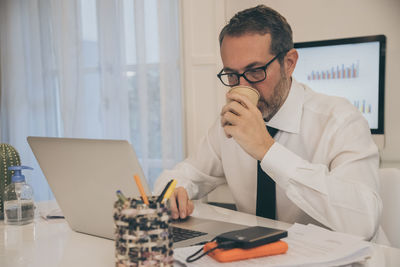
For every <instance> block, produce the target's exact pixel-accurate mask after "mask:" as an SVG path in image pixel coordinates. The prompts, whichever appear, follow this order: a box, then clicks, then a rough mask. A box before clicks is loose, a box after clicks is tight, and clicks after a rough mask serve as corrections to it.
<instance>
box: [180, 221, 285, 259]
mask: <svg viewBox="0 0 400 267" xmlns="http://www.w3.org/2000/svg"><path fill="white" fill-rule="evenodd" d="M284 237H287V231H284V230H279V229H274V228H268V227H261V226H255V227H248V228H245V229H241V230H237V231H231V232H226V233H223V234H220V235H218V236H217V237H215V238H214V239H213V240H211V241H210V242H208V243H207V244H206V245H204V247H203V249H199V250H198V251H197V252H195V253H194V254H192V255H190V256H189V257H188V258H187V259H186V261H187V262H194V261H196V260H198V259H199V258H201V257H203V256H205V255H207V254H208V255H210V256H211V257H213V258H214V259H216V260H217V261H220V262H229V261H236V260H243V259H249V258H256V257H262V256H268V255H276V254H282V253H285V252H286V251H287V250H288V245H287V243H286V242H283V241H279V240H280V239H281V238H284ZM201 251H203V254H201V255H199V253H201Z"/></svg>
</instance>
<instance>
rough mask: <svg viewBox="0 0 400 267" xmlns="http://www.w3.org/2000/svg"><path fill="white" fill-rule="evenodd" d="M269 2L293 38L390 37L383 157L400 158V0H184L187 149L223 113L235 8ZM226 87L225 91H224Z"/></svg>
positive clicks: (191, 147)
mask: <svg viewBox="0 0 400 267" xmlns="http://www.w3.org/2000/svg"><path fill="white" fill-rule="evenodd" d="M261 3H262V4H265V5H267V6H270V7H272V8H274V9H276V10H277V11H279V12H280V13H281V14H282V15H283V16H285V17H286V19H287V20H288V21H289V23H290V24H291V26H292V29H293V32H294V41H295V42H301V41H312V40H323V39H331V38H345V37H355V36H364V35H376V34H384V35H386V37H387V53H386V81H385V89H386V93H385V102H386V103H385V137H386V140H385V148H384V150H383V151H382V152H381V156H382V159H383V160H384V161H400V123H399V122H400V116H399V115H400V105H399V104H398V102H400V90H399V89H398V88H399V87H400V80H399V78H398V76H397V75H399V74H400V29H399V28H400V0H334V1H333V0H263V1H255V0H225V1H222V0H218V1H213V0H202V1H196V0H182V11H183V22H184V24H183V29H182V36H183V46H184V54H183V58H184V70H185V82H184V94H185V105H186V106H185V111H186V134H187V135H186V136H187V140H186V141H187V144H186V147H187V150H186V152H187V153H190V152H192V151H193V150H194V148H195V147H196V145H197V144H198V141H199V139H200V138H201V136H203V135H204V133H205V131H206V128H207V126H209V125H210V124H211V123H212V122H213V120H214V119H215V118H216V116H217V115H218V113H219V109H220V107H221V105H222V103H223V101H224V96H223V93H222V92H224V89H223V88H222V87H221V86H220V85H219V81H218V80H217V78H216V76H215V75H216V73H217V72H218V71H219V69H220V67H221V62H220V58H219V48H218V41H217V37H218V34H219V31H220V30H221V28H222V26H223V25H224V23H225V21H227V20H229V19H230V18H231V17H232V16H233V15H234V14H235V13H236V12H238V11H240V10H242V9H245V8H248V7H252V6H255V5H257V4H261ZM221 90H222V92H221Z"/></svg>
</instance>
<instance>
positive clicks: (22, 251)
mask: <svg viewBox="0 0 400 267" xmlns="http://www.w3.org/2000/svg"><path fill="white" fill-rule="evenodd" d="M55 207H56V203H55V202H47V203H39V205H38V210H39V211H50V210H52V209H54V208H55ZM195 207H196V208H195V211H194V214H193V216H197V217H202V218H208V219H214V220H220V221H229V222H232V223H238V224H245V225H249V226H255V225H260V226H267V227H274V228H279V229H287V228H289V227H290V226H291V225H290V224H287V223H283V222H278V221H273V220H269V219H264V218H259V217H256V216H253V215H250V214H246V213H241V212H236V211H232V210H228V209H224V208H219V207H215V206H211V205H206V204H203V203H200V202H196V203H195ZM0 240H2V241H0V242H1V243H0V266H2V267H11V266H13V267H20V266H21V267H22V266H24V267H26V266H29V267H30V266H32V267H33V266H34V267H36V266H38V267H39V266H40V267H47V266H59V267H64V266H65V267H67V266H68V267H70V266H89V267H90V266H96V267H101V266H114V241H112V240H107V239H103V238H98V237H94V236H90V235H85V234H79V233H76V232H74V231H72V230H71V229H70V228H69V226H68V224H67V222H66V221H65V220H63V219H56V220H44V219H43V218H40V217H38V218H36V219H35V222H34V223H31V224H29V225H24V226H10V225H4V222H3V221H1V222H0ZM373 249H374V252H373V253H374V254H373V256H372V258H371V259H369V260H368V261H367V262H366V263H364V264H362V265H361V264H357V265H355V266H400V249H396V248H392V247H387V246H381V245H377V244H373Z"/></svg>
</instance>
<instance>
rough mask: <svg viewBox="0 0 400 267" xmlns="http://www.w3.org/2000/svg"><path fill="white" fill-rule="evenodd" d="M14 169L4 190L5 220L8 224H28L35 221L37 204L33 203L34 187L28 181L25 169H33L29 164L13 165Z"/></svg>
mask: <svg viewBox="0 0 400 267" xmlns="http://www.w3.org/2000/svg"><path fill="white" fill-rule="evenodd" d="M8 169H9V170H10V171H14V175H13V176H12V177H11V184H9V185H8V186H7V187H6V189H5V191H4V215H5V216H4V222H5V223H6V224H16V225H22V224H28V223H31V222H32V221H33V218H34V214H35V206H34V203H33V189H32V187H31V186H30V185H29V184H27V183H26V181H25V176H24V175H22V170H23V169H29V170H33V168H31V167H27V166H11V167H8Z"/></svg>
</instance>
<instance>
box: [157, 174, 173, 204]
mask: <svg viewBox="0 0 400 267" xmlns="http://www.w3.org/2000/svg"><path fill="white" fill-rule="evenodd" d="M172 181H173V179H171V180H169V182H168V183H167V185H166V186H165V187H164V189H163V191H162V192H161V194H160V195H159V196H158V198H157V200H156V202H161V200H163V198H164V195H165V192H167V189H168V187H169V185H170V184H171V183H172Z"/></svg>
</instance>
